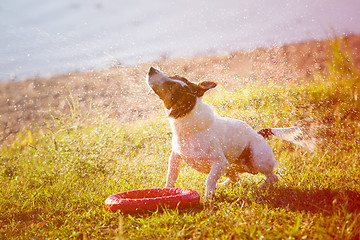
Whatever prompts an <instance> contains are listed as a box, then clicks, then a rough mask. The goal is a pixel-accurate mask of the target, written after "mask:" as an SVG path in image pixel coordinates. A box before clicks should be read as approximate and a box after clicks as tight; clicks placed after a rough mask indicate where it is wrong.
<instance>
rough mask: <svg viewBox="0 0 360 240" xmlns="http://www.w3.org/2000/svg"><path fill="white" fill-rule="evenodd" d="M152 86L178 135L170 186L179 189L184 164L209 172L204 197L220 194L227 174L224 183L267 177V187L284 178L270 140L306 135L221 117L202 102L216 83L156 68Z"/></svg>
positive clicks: (151, 76) (149, 77)
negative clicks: (277, 171)
mask: <svg viewBox="0 0 360 240" xmlns="http://www.w3.org/2000/svg"><path fill="white" fill-rule="evenodd" d="M147 83H148V85H149V86H150V87H151V88H152V90H153V91H154V92H155V93H156V94H157V95H158V96H159V97H160V99H161V100H162V101H163V103H164V107H165V109H166V112H167V114H168V117H169V121H170V125H171V130H172V132H173V139H172V153H171V155H170V159H169V169H168V174H167V180H166V187H174V185H175V182H176V179H177V177H178V175H179V172H180V168H181V163H182V161H185V162H186V163H187V164H188V165H190V166H191V167H192V168H194V169H196V170H197V171H200V172H202V173H206V174H208V177H207V180H206V194H205V198H207V197H209V196H210V195H213V194H215V189H216V185H217V181H218V179H219V178H220V177H221V176H222V175H223V174H224V173H225V174H226V176H227V177H228V178H227V180H226V181H225V182H224V183H223V184H225V183H229V182H231V181H237V180H238V179H237V177H238V173H242V172H249V173H253V174H257V173H262V174H264V175H265V176H266V180H265V183H264V185H269V184H273V183H275V182H277V181H278V180H279V177H278V176H277V175H276V174H275V173H274V172H273V170H274V168H275V167H276V164H277V161H276V160H275V159H274V155H273V152H272V150H271V148H270V146H269V144H268V143H267V142H266V141H265V138H267V137H269V136H270V135H274V136H276V137H278V138H281V139H284V140H291V139H294V138H295V137H296V135H298V134H300V133H301V131H300V129H299V128H297V127H291V128H271V129H263V130H261V131H259V132H256V131H255V130H254V129H252V128H251V127H250V126H249V125H248V124H246V123H245V122H243V121H240V120H236V119H231V118H224V117H219V116H217V115H216V114H215V112H214V111H213V110H212V108H211V107H210V106H209V105H208V104H206V103H204V102H203V101H202V96H203V95H204V93H205V92H206V91H207V90H209V89H211V88H214V87H215V86H216V83H213V82H200V83H198V84H194V83H192V82H190V81H188V80H187V79H185V78H183V77H179V76H174V77H168V76H166V75H164V74H163V73H161V72H160V71H159V70H156V69H155V68H153V67H151V68H150V69H149V72H148V74H147Z"/></svg>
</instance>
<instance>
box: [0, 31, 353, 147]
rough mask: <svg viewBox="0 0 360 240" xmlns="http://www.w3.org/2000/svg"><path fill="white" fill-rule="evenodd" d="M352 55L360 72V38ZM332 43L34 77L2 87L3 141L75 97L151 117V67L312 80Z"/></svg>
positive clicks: (115, 114) (194, 75) (156, 108)
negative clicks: (147, 83) (148, 85)
mask: <svg viewBox="0 0 360 240" xmlns="http://www.w3.org/2000/svg"><path fill="white" fill-rule="evenodd" d="M347 40H348V42H349V47H350V50H351V52H352V55H353V56H352V57H353V59H354V61H355V63H356V66H357V67H359V68H360V35H356V36H350V37H348V38H347ZM328 57H329V41H312V42H306V43H298V44H291V45H286V46H282V47H276V48H270V49H256V50H254V51H251V52H234V53H231V54H228V55H223V56H199V57H194V58H189V59H176V60H160V61H156V62H152V63H147V64H141V65H137V66H114V67H112V68H109V69H106V70H103V71H91V72H85V73H78V72H73V73H69V74H64V75H59V76H54V77H51V78H34V79H28V80H25V81H21V82H8V83H1V84H0V143H4V142H7V141H9V140H11V139H12V138H13V136H14V135H15V134H16V133H17V132H18V131H19V130H21V129H34V128H38V127H41V126H43V125H44V120H47V119H50V118H51V117H50V111H51V108H55V109H57V110H59V111H60V112H63V113H68V112H69V111H70V108H69V105H68V102H67V97H68V96H69V95H70V93H72V95H73V96H76V97H78V98H79V100H80V105H81V106H82V107H83V108H84V109H87V108H88V107H89V106H90V102H91V101H92V103H93V105H94V106H96V107H97V108H98V109H99V110H100V111H105V110H106V109H107V107H108V106H109V105H110V104H111V103H112V108H111V109H112V110H111V111H110V117H111V118H114V119H115V120H117V121H119V122H120V123H126V122H131V121H135V120H138V119H145V118H149V117H151V116H153V115H155V114H158V113H159V112H160V111H161V108H162V106H161V103H160V101H158V99H157V97H156V96H155V95H153V94H150V95H149V94H147V93H148V91H149V89H148V87H147V86H146V83H145V76H146V72H147V69H148V68H149V67H150V66H155V67H157V68H160V69H161V70H163V71H164V72H165V73H167V74H179V75H181V76H184V77H186V78H188V79H189V80H192V81H195V82H197V81H203V80H211V81H215V82H217V83H218V84H219V85H222V86H224V87H241V86H242V85H243V84H249V83H251V82H253V81H260V82H264V83H266V82H267V81H269V80H271V81H277V82H287V81H301V80H303V79H304V78H307V79H309V77H310V79H311V75H312V73H313V72H314V71H320V72H326V60H327V59H328Z"/></svg>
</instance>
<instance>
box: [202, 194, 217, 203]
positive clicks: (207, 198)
mask: <svg viewBox="0 0 360 240" xmlns="http://www.w3.org/2000/svg"><path fill="white" fill-rule="evenodd" d="M215 198H216V195H215V192H209V193H208V192H207V193H205V196H204V197H203V200H204V201H212V200H214V199H215Z"/></svg>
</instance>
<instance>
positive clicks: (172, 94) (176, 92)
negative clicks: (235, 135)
mask: <svg viewBox="0 0 360 240" xmlns="http://www.w3.org/2000/svg"><path fill="white" fill-rule="evenodd" d="M147 83H148V85H149V86H150V87H151V88H152V90H154V92H155V93H156V94H157V95H158V96H159V98H160V99H161V100H162V101H163V103H164V106H165V108H166V109H168V110H169V111H170V113H169V117H172V118H181V117H183V116H185V115H186V114H187V113H189V112H190V111H191V110H192V109H193V108H194V106H195V104H196V101H197V98H199V97H202V96H203V95H204V93H205V92H206V91H207V90H209V89H211V88H214V87H216V83H213V82H207V81H206V82H201V83H198V84H195V83H192V82H190V81H189V80H187V79H186V78H183V77H180V76H177V75H176V76H173V77H168V76H166V75H165V74H163V73H162V72H160V71H159V70H157V69H155V68H153V67H151V68H150V69H149V72H148V74H147Z"/></svg>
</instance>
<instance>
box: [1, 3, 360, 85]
mask: <svg viewBox="0 0 360 240" xmlns="http://www.w3.org/2000/svg"><path fill="white" fill-rule="evenodd" d="M0 32H1V35H0V81H2V82H6V81H14V80H23V79H26V78H30V77H34V76H40V77H48V76H52V75H54V74H61V73H67V72H71V71H86V70H89V69H102V68H107V67H110V66H112V65H118V64H121V65H132V64H138V63H143V62H148V61H153V60H159V59H168V58H170V59H173V58H178V57H191V56H196V55H212V54H225V53H228V52H232V51H237V50H252V49H254V48H258V47H272V46H279V45H283V44H288V43H294V42H301V41H307V40H313V39H314V40H321V39H326V38H329V37H334V36H342V35H349V34H358V33H360V1H359V0H342V1H338V0H292V1H284V0H271V1H269V0H218V1H202V0H182V1H168V0H153V1H148V0H132V1H119V0H103V1H101V0H88V1H81V0H62V1H55V0H31V1H29V0H2V1H1V2H0Z"/></svg>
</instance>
